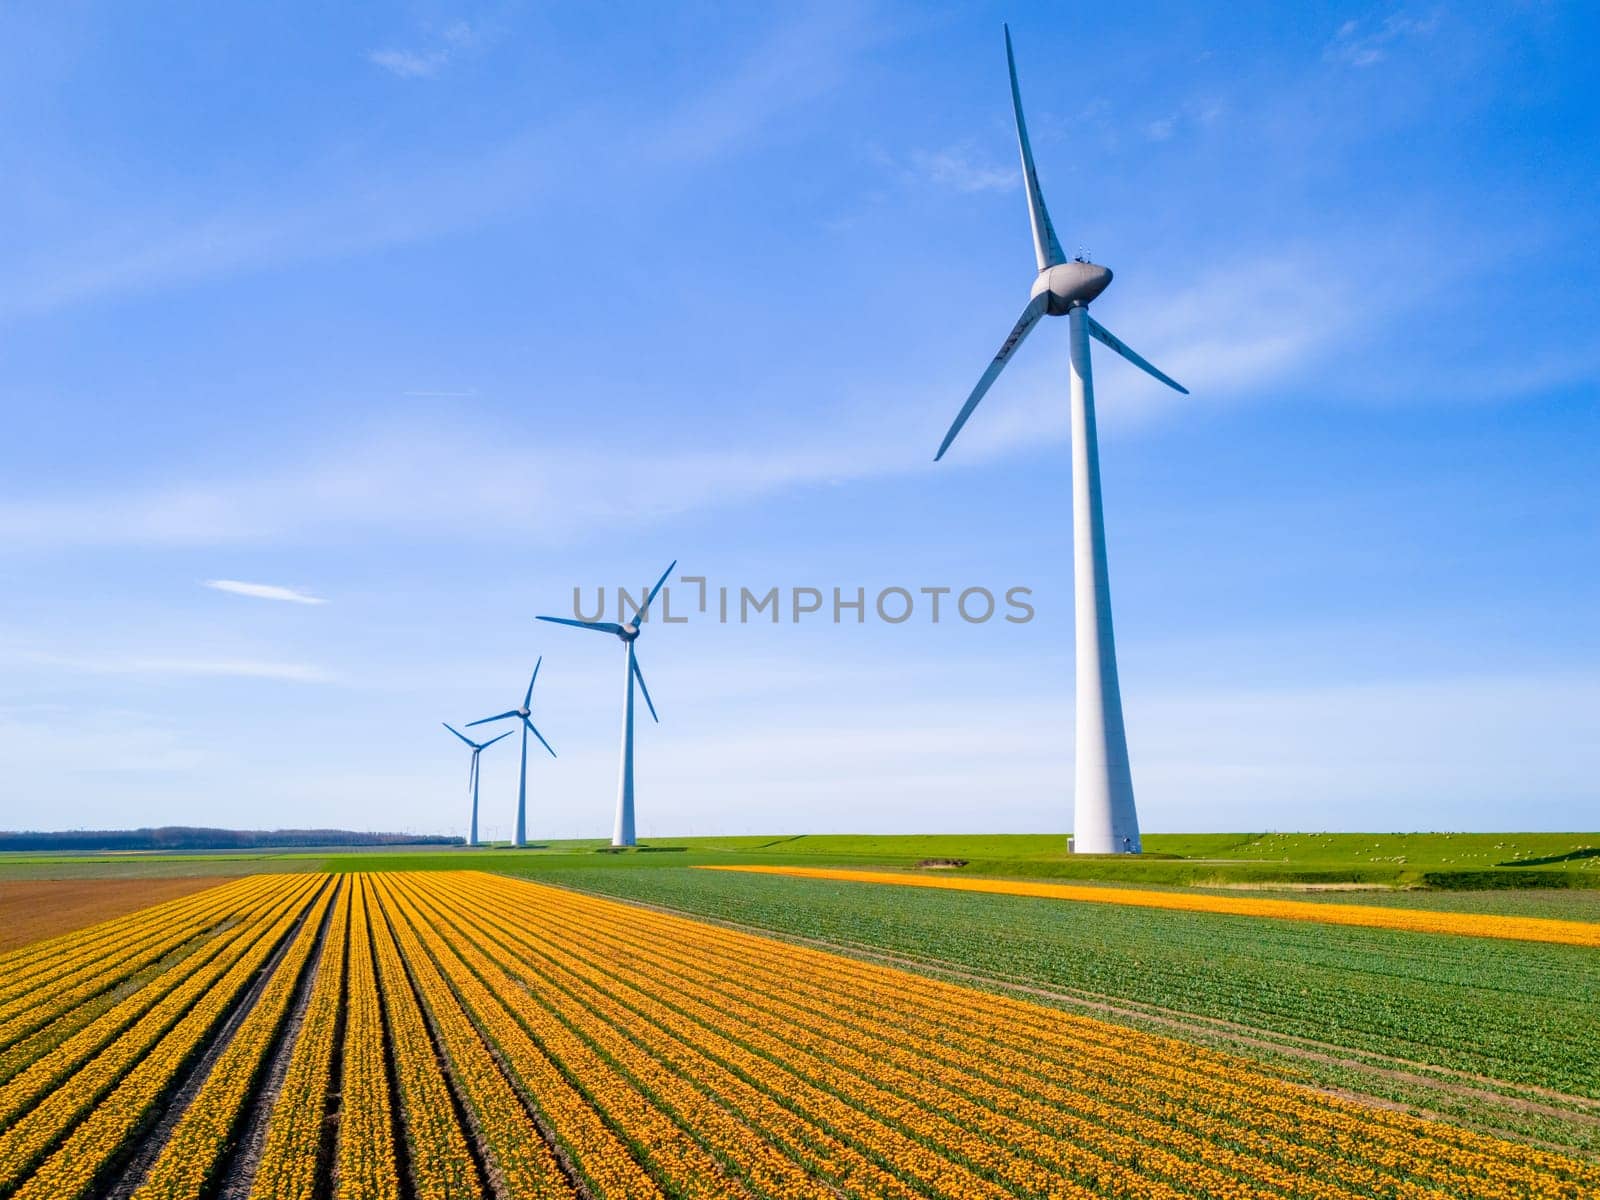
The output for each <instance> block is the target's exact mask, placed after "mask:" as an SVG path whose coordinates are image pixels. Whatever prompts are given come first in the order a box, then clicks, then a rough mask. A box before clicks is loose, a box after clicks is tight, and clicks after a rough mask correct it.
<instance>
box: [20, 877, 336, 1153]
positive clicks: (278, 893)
mask: <svg viewBox="0 0 1600 1200" xmlns="http://www.w3.org/2000/svg"><path fill="white" fill-rule="evenodd" d="M304 886H305V885H304V883H303V882H297V883H295V884H293V885H280V887H279V888H278V889H276V890H275V891H274V892H272V893H270V894H269V895H268V897H267V898H266V899H264V900H263V901H262V902H261V903H260V904H258V905H257V907H256V908H255V909H253V910H252V911H251V912H250V913H249V915H248V917H247V920H246V922H245V923H242V924H240V925H237V926H235V927H234V928H233V929H230V930H229V931H228V932H227V933H225V934H223V935H221V936H220V937H217V938H215V939H213V940H212V941H211V942H210V943H208V944H207V945H206V946H205V947H203V948H202V949H201V950H199V951H198V952H196V953H195V954H192V955H190V956H189V957H188V958H185V959H183V960H181V961H180V962H178V963H176V964H174V965H173V966H172V967H170V968H168V969H167V970H166V971H164V972H163V973H162V974H161V975H160V976H158V977H157V978H156V979H153V980H151V981H150V982H149V983H148V984H146V985H145V986H144V987H143V988H140V989H139V990H138V991H136V992H134V993H133V994H132V995H131V996H128V997H126V998H125V999H123V1000H122V1001H121V1002H120V1003H118V1004H117V1005H116V1006H115V1007H113V1008H112V1009H110V1010H109V1011H108V1012H106V1013H103V1014H102V1015H101V1016H100V1017H98V1018H97V1019H96V1020H94V1021H93V1022H91V1023H90V1024H89V1025H88V1026H87V1027H85V1028H83V1029H81V1030H79V1031H78V1032H77V1033H75V1034H74V1035H73V1036H71V1037H70V1038H68V1039H67V1040H66V1041H65V1042H63V1043H61V1044H60V1045H59V1046H56V1047H55V1048H54V1049H52V1050H51V1051H50V1052H49V1053H47V1054H45V1055H43V1056H42V1057H40V1058H39V1059H38V1060H37V1061H35V1062H34V1063H32V1064H31V1065H30V1066H29V1067H28V1068H27V1070H25V1071H22V1072H21V1073H20V1074H18V1075H17V1076H16V1077H15V1078H14V1079H12V1080H10V1081H9V1082H8V1083H7V1084H6V1085H5V1086H4V1087H3V1088H0V1128H6V1129H7V1132H6V1133H5V1135H4V1136H3V1137H0V1148H3V1147H5V1146H7V1145H11V1144H14V1143H15V1142H16V1141H17V1140H18V1139H19V1138H20V1137H21V1135H20V1134H18V1132H17V1131H18V1130H19V1129H21V1128H22V1127H23V1126H24V1125H27V1126H29V1127H31V1128H35V1129H46V1128H49V1129H56V1128H57V1127H58V1126H59V1127H60V1128H65V1127H66V1126H67V1125H69V1124H70V1123H71V1122H72V1121H74V1120H76V1119H77V1116H78V1115H80V1114H81V1112H82V1111H83V1107H82V1106H84V1105H88V1104H92V1103H93V1102H94V1100H95V1099H97V1098H98V1096H99V1092H90V1091H87V1090H86V1088H87V1081H88V1080H89V1079H94V1080H95V1081H96V1082H97V1083H98V1084H99V1086H100V1088H101V1091H103V1090H104V1089H105V1088H108V1087H110V1086H111V1085H112V1084H113V1083H115V1082H116V1080H117V1079H119V1078H120V1077H121V1075H122V1073H123V1072H124V1071H126V1070H128V1069H129V1068H130V1067H131V1066H132V1065H133V1064H134V1063H136V1062H137V1061H138V1060H139V1058H140V1056H141V1055H142V1054H143V1053H144V1052H145V1051H146V1050H147V1049H148V1048H149V1047H150V1046H152V1045H154V1044H155V1042H156V1041H157V1040H158V1039H159V1038H160V1037H161V1035H162V1034H164V1033H165V1032H166V1031H167V1029H168V1028H170V1027H171V1025H172V1024H173V1022H175V1021H176V1020H177V1019H178V1018H179V1017H180V1016H181V1015H182V1014H183V1013H184V1011H185V1010H186V1009H187V1008H188V1006H189V1005H190V1004H191V1003H192V1002H193V1001H194V998H195V997H196V996H199V995H202V994H203V993H204V992H205V989H206V988H207V987H209V986H211V984H212V983H213V982H214V981H215V980H216V979H217V978H218V977H219V976H220V975H221V974H222V973H223V972H224V971H225V970H226V969H227V967H228V965H229V963H230V962H231V961H232V960H233V958H234V957H235V956H236V955H237V954H238V953H239V951H240V950H241V949H242V948H243V947H244V946H245V945H247V944H248V942H249V939H250V938H251V937H255V936H259V935H260V934H261V932H262V931H263V929H265V928H266V926H267V925H269V924H270V923H271V921H272V920H273V919H275V918H276V916H277V914H279V913H280V912H281V911H282V910H283V909H284V908H285V907H286V906H287V905H288V904H289V903H291V898H292V896H293V895H294V893H295V891H297V890H298V889H299V888H301V887H304ZM91 1060H92V1062H91ZM85 1064H88V1066H85ZM69 1076H70V1077H71V1087H70V1088H58V1090H56V1091H54V1092H51V1089H52V1088H57V1086H58V1085H59V1084H61V1083H62V1081H64V1080H66V1079H68V1077H69ZM46 1093H50V1094H49V1096H48V1099H46V1100H44V1101H43V1102H41V1097H45V1096H46ZM8 1127H9V1128H8ZM13 1135H16V1136H15V1137H14V1136H13Z"/></svg>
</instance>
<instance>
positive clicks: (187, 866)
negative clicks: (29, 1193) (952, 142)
mask: <svg viewBox="0 0 1600 1200" xmlns="http://www.w3.org/2000/svg"><path fill="white" fill-rule="evenodd" d="M608 851H609V847H607V845H606V844H605V843H604V842H602V841H600V840H588V841H552V842H548V843H537V844H535V845H534V846H532V847H528V848H525V849H522V850H511V849H510V847H507V846H503V845H502V846H484V847H479V848H477V849H471V850H469V849H467V848H465V847H448V848H439V849H427V850H418V849H415V848H412V847H393V848H383V849H370V850H368V849H363V850H355V851H352V850H348V849H344V848H336V847H330V848H327V849H296V850H293V851H281V852H273V851H259V852H240V851H218V852H213V853H194V854H173V853H170V852H153V853H149V854H140V853H118V854H102V855H93V854H82V853H67V854H60V855H51V854H40V853H25V854H14V855H0V878H47V877H56V878H67V877H76V876H94V875H104V876H132V875H141V874H186V873H201V874H240V873H245V872H249V871H257V870H263V871H282V870H308V869H314V868H317V867H321V866H324V865H326V866H328V867H329V868H330V869H335V870H338V869H348V868H350V867H356V868H359V867H362V866H364V865H366V864H368V863H371V864H373V865H376V866H379V867H384V866H387V867H392V868H396V869H398V868H399V867H400V866H401V864H404V865H405V867H406V868H409V869H440V868H451V867H459V866H461V865H463V864H464V863H466V862H469V861H470V862H471V863H473V864H474V865H477V866H480V867H482V868H483V869H486V870H506V869H516V863H517V862H519V861H520V860H522V859H524V858H528V857H534V858H538V859H540V860H544V859H562V860H570V863H571V865H579V864H580V863H581V864H583V865H586V866H607V867H618V868H626V869H630V870H632V869H638V868H645V867H651V868H655V867H681V866H688V865H705V864H713V863H790V864H795V865H806V866H829V865H838V866H854V867H879V868H888V869H891V870H916V869H931V868H925V867H922V866H921V864H925V863H929V862H930V861H939V860H945V861H948V860H955V861H959V862H961V863H962V864H964V865H962V866H960V867H955V868H948V867H946V868H942V869H955V870H959V871H961V872H962V873H963V874H970V875H998V876H1009V877H1018V878H1053V879H1070V880H1082V881H1088V882H1094V881H1101V882H1108V883H1137V884H1141V885H1154V886H1168V887H1194V886H1201V887H1236V888H1254V887H1274V886H1282V887H1288V888H1319V887H1337V886H1346V887H1350V886H1362V887H1369V888H1372V889H1375V890H1376V889H1407V891H1408V894H1410V895H1416V894H1417V892H1418V891H1424V890H1425V891H1430V892H1443V891H1490V890H1502V889H1504V890H1513V889H1528V888H1536V889H1546V890H1548V889H1596V890H1600V834H1594V833H1376V834H1374V833H1288V834H1285V833H1265V834H1262V833H1203V834H1177V833H1168V834H1162V833H1156V834H1150V835H1148V836H1147V837H1146V838H1145V853H1144V854H1142V855H1139V856H1136V857H1122V856H1111V857H1100V856H1088V855H1084V856H1075V855H1073V854H1070V853H1069V852H1068V850H1067V841H1066V838H1065V836H1064V835H1061V834H988V835H985V834H924V835H879V836H874V835H855V834H833V835H816V834H812V835H803V836H789V837H725V838H672V839H660V840H655V841H652V842H650V843H649V844H647V845H645V846H642V847H640V848H639V849H638V850H634V851H628V852H625V853H621V854H612V853H609V852H608Z"/></svg>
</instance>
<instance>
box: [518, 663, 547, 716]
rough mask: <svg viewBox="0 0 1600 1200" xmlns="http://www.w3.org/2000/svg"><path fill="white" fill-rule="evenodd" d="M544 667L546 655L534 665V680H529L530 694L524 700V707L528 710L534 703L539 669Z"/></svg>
mask: <svg viewBox="0 0 1600 1200" xmlns="http://www.w3.org/2000/svg"><path fill="white" fill-rule="evenodd" d="M542 665H544V655H542V654H541V655H539V661H538V662H536V663H534V664H533V679H530V680H528V694H527V695H526V696H524V697H523V698H522V707H523V708H527V707H528V705H530V704H532V703H533V681H534V679H538V678H539V668H540V667H541V666H542Z"/></svg>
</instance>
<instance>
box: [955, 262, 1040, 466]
mask: <svg viewBox="0 0 1600 1200" xmlns="http://www.w3.org/2000/svg"><path fill="white" fill-rule="evenodd" d="M1048 303H1049V295H1048V293H1041V294H1040V295H1037V296H1035V297H1034V298H1033V299H1032V300H1029V301H1028V307H1027V308H1025V309H1023V310H1022V316H1020V317H1018V318H1017V323H1016V324H1015V325H1014V326H1012V329H1011V333H1010V334H1009V335H1008V336H1007V337H1006V340H1005V342H1004V343H1002V344H1001V346H1000V353H998V354H996V355H995V356H994V361H993V362H991V363H990V364H989V369H988V370H986V371H985V372H984V373H983V377H982V378H981V379H979V380H978V386H977V387H975V388H973V389H972V395H970V396H968V397H967V402H966V403H965V404H963V405H962V406H961V411H960V412H959V413H957V414H956V419H955V421H954V422H953V423H952V424H951V426H950V432H949V433H947V434H945V435H944V441H942V442H940V443H939V453H937V454H935V455H934V456H933V461H934V462H938V461H939V460H940V459H941V458H943V457H944V452H945V451H946V450H948V449H950V443H951V442H953V441H955V440H956V434H958V433H960V432H961V427H962V426H963V425H965V424H966V423H967V418H968V417H970V416H971V415H972V410H973V409H975V408H977V407H978V401H980V400H982V399H983V397H984V393H986V392H987V391H988V390H989V385H990V384H992V383H993V382H994V381H995V380H996V379H998V378H999V377H1000V372H1001V371H1003V370H1004V369H1005V365H1006V364H1007V363H1008V362H1010V361H1011V356H1012V355H1013V354H1015V353H1016V351H1017V347H1018V346H1020V345H1022V339H1023V338H1025V337H1027V336H1028V334H1030V333H1031V332H1033V327H1034V326H1035V325H1037V324H1038V323H1039V318H1041V317H1043V316H1044V311H1045V306H1046V305H1047V304H1048Z"/></svg>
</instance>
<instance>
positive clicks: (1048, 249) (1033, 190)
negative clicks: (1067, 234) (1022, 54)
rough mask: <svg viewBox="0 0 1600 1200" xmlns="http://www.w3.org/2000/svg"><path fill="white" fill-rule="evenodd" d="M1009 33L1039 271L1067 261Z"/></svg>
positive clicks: (1008, 30) (1009, 61)
mask: <svg viewBox="0 0 1600 1200" xmlns="http://www.w3.org/2000/svg"><path fill="white" fill-rule="evenodd" d="M1005 30H1006V66H1007V67H1009V68H1010V69H1011V107H1012V110H1013V111H1015V113H1016V114H1017V145H1018V146H1019V147H1020V148H1021V150H1022V185H1023V187H1024V188H1026V189H1027V192H1028V222H1029V224H1031V225H1032V226H1033V253H1034V257H1035V258H1037V259H1038V260H1039V270H1041V271H1043V270H1045V269H1046V268H1048V267H1053V266H1056V265H1057V264H1058V263H1064V262H1066V261H1067V256H1066V255H1065V254H1063V253H1062V252H1061V243H1060V242H1059V241H1057V240H1056V229H1055V226H1054V225H1052V224H1050V211H1049V209H1047V208H1045V206H1044V193H1043V192H1041V191H1040V190H1039V173H1038V172H1037V171H1035V170H1034V169H1033V147H1032V146H1030V145H1029V144H1028V125H1027V122H1025V121H1024V120H1023V119H1022V89H1021V88H1019V87H1018V86H1017V59H1016V55H1014V54H1012V53H1011V27H1010V26H1009V25H1007V26H1006V27H1005Z"/></svg>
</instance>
